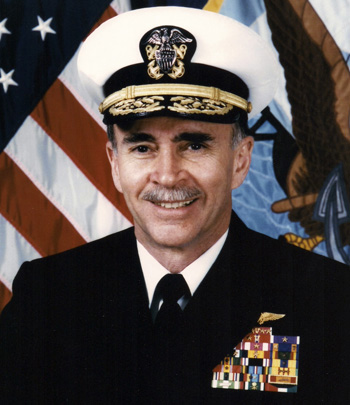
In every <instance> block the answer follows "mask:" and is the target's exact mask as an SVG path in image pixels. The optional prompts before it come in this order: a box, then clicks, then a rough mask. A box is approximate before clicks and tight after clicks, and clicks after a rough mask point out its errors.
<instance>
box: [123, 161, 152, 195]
mask: <svg viewBox="0 0 350 405" xmlns="http://www.w3.org/2000/svg"><path fill="white" fill-rule="evenodd" d="M118 172H119V183H120V187H121V189H122V192H123V194H126V195H130V196H131V195H138V194H139V193H140V192H141V190H142V188H143V187H144V184H145V182H146V178H147V174H146V172H145V170H142V168H140V167H135V165H133V164H131V163H130V162H119V165H118Z"/></svg>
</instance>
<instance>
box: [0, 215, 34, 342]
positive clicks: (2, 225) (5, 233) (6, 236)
mask: <svg viewBox="0 0 350 405" xmlns="http://www.w3.org/2000/svg"><path fill="white" fill-rule="evenodd" d="M0 229H1V243H0V269H1V273H0V280H1V282H2V283H3V284H4V285H5V286H6V287H7V288H8V289H9V290H11V286H12V282H13V279H14V277H15V275H16V273H17V271H18V269H19V267H20V265H21V264H22V263H23V262H24V261H26V260H33V259H36V258H38V257H40V254H39V253H38V252H37V251H36V250H35V249H34V248H33V246H32V245H31V244H30V243H29V242H27V240H26V239H25V238H24V237H23V236H22V235H21V234H20V233H19V232H17V230H16V229H15V228H14V227H13V226H12V225H11V224H10V223H9V222H8V221H7V220H6V219H5V218H4V217H3V216H2V215H0ZM0 344H1V343H0Z"/></svg>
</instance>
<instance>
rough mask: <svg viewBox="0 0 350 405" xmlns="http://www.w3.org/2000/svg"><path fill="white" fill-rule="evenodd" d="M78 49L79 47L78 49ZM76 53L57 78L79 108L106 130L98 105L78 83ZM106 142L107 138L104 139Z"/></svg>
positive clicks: (79, 82)
mask: <svg viewBox="0 0 350 405" xmlns="http://www.w3.org/2000/svg"><path fill="white" fill-rule="evenodd" d="M79 49H80V47H79ZM79 49H78V51H77V52H76V53H75V54H74V56H73V57H72V59H71V60H70V61H69V63H67V65H66V67H65V68H64V69H63V71H62V73H61V74H60V75H59V76H58V78H59V79H60V80H61V82H62V83H63V84H64V85H65V86H66V87H67V89H68V90H69V91H70V92H71V93H72V94H73V96H74V97H75V98H76V99H77V101H78V102H79V103H80V104H81V106H82V107H83V108H84V109H85V110H86V111H87V112H88V114H90V115H91V117H92V118H93V119H94V120H95V121H96V122H97V123H98V124H99V125H100V126H101V128H103V130H104V131H105V130H106V126H105V125H104V124H103V122H102V118H103V117H102V115H101V114H100V113H99V111H98V105H97V104H96V103H95V102H94V101H93V99H92V98H91V96H90V94H88V92H87V91H86V89H85V87H84V86H83V84H82V83H81V81H80V78H79V74H78V69H77V58H78V52H79ZM106 141H107V137H106Z"/></svg>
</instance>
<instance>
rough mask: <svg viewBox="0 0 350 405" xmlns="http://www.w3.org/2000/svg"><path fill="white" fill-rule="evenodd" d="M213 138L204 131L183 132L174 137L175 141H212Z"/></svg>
mask: <svg viewBox="0 0 350 405" xmlns="http://www.w3.org/2000/svg"><path fill="white" fill-rule="evenodd" d="M213 140H214V138H213V136H211V135H209V134H207V133H204V132H183V133H181V134H178V135H176V136H175V137H174V139H173V142H181V141H187V142H211V141H213Z"/></svg>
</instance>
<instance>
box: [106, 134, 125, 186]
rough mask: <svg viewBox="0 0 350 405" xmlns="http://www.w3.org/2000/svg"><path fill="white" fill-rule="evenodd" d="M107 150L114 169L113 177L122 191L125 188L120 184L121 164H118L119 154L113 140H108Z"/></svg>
mask: <svg viewBox="0 0 350 405" xmlns="http://www.w3.org/2000/svg"><path fill="white" fill-rule="evenodd" d="M106 152H107V156H108V160H109V163H110V165H111V170H112V178H113V182H114V185H115V187H116V189H117V190H118V191H119V192H120V193H122V192H123V190H122V188H121V184H120V176H119V166H118V154H117V153H116V151H115V149H114V148H113V146H112V142H110V141H108V142H107V144H106Z"/></svg>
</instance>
